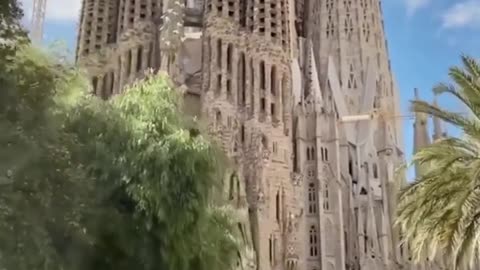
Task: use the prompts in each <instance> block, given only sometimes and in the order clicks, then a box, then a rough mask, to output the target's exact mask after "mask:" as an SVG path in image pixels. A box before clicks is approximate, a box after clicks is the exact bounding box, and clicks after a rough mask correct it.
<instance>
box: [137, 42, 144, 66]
mask: <svg viewBox="0 0 480 270" xmlns="http://www.w3.org/2000/svg"><path fill="white" fill-rule="evenodd" d="M142 66H143V46H140V47H139V48H138V49H137V72H139V71H141V70H142Z"/></svg>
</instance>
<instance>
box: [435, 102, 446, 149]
mask: <svg viewBox="0 0 480 270" xmlns="http://www.w3.org/2000/svg"><path fill="white" fill-rule="evenodd" d="M433 106H435V107H438V103H437V95H435V96H434V98H433ZM445 135H446V134H445V132H444V131H443V126H442V121H441V120H440V118H438V117H435V116H434V117H433V141H437V140H440V139H442V138H444V137H445Z"/></svg>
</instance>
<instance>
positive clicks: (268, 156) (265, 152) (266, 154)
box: [262, 149, 271, 161]
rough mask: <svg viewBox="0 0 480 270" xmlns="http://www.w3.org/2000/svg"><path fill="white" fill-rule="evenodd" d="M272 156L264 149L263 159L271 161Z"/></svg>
mask: <svg viewBox="0 0 480 270" xmlns="http://www.w3.org/2000/svg"><path fill="white" fill-rule="evenodd" d="M270 155H271V153H270V150H268V149H263V151H262V158H263V160H264V161H269V160H270Z"/></svg>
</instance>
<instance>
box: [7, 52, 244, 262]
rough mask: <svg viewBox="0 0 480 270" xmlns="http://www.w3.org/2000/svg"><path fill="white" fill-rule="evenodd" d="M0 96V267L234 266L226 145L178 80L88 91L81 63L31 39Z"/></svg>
mask: <svg viewBox="0 0 480 270" xmlns="http://www.w3.org/2000/svg"><path fill="white" fill-rule="evenodd" d="M8 70H9V73H8V77H7V78H5V79H3V82H4V83H5V84H4V85H5V86H6V87H7V88H8V89H7V90H8V91H6V92H8V94H5V95H3V94H2V97H1V98H0V103H2V104H0V129H1V130H2V133H1V134H0V146H1V149H2V151H1V153H0V177H1V179H0V180H1V184H0V268H5V269H19V270H23V269H29V270H30V269H50V270H54V269H72V270H74V269H75V270H76V269H78V270H80V269H81V270H83V269H172V270H173V269H175V270H182V269H185V270H187V269H213V270H216V269H219V270H220V269H230V268H231V267H232V266H233V265H234V262H236V261H235V260H236V256H237V251H238V249H239V248H241V246H240V245H239V244H238V240H237V239H239V236H238V235H236V230H235V228H236V227H235V225H236V224H235V223H234V221H233V220H232V218H231V211H230V210H229V208H228V207H227V206H225V205H223V200H222V199H221V190H222V187H221V185H222V184H223V181H222V180H223V175H224V172H223V170H222V168H224V167H225V165H226V164H224V163H225V162H224V160H223V157H222V155H221V154H220V153H219V151H218V150H217V149H216V148H215V147H214V146H213V145H212V144H211V143H210V142H209V140H207V138H204V137H203V136H202V135H200V134H201V133H199V132H198V131H196V130H195V128H192V127H191V126H187V124H186V123H185V122H184V120H183V116H182V114H181V113H180V112H179V111H178V110H179V109H178V108H181V104H180V103H181V98H180V95H179V94H178V93H177V92H176V91H174V90H173V88H172V86H171V85H170V83H169V80H168V78H166V77H165V76H161V75H150V76H148V78H147V79H146V80H145V81H143V82H141V83H139V84H136V85H135V86H133V87H132V88H131V89H129V90H128V91H126V93H125V94H123V95H121V96H117V97H114V98H112V99H110V100H108V101H103V100H101V99H99V98H97V97H93V96H90V95H88V94H87V93H88V92H89V91H88V86H87V83H86V81H85V80H84V79H83V77H82V76H81V74H79V72H78V70H76V68H75V67H73V66H69V65H68V64H66V63H63V62H59V61H57V60H55V59H52V58H50V57H48V56H45V55H44V54H42V53H39V52H38V51H35V50H32V49H31V48H28V47H25V48H22V49H20V50H18V51H17V53H16V56H15V57H13V58H12V63H11V65H9V68H8Z"/></svg>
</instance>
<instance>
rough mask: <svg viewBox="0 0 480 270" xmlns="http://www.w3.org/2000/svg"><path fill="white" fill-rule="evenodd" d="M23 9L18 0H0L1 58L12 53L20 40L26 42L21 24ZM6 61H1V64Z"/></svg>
mask: <svg viewBox="0 0 480 270" xmlns="http://www.w3.org/2000/svg"><path fill="white" fill-rule="evenodd" d="M22 17H23V11H22V9H21V7H20V4H19V3H18V1H17V0H2V1H0V59H2V60H3V59H6V56H7V55H11V54H12V52H13V50H14V49H15V48H16V47H17V45H18V43H19V42H26V41H27V35H26V32H25V30H24V29H22V27H21V26H20V20H21V19H22ZM2 62H4V61H0V67H1V64H2Z"/></svg>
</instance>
